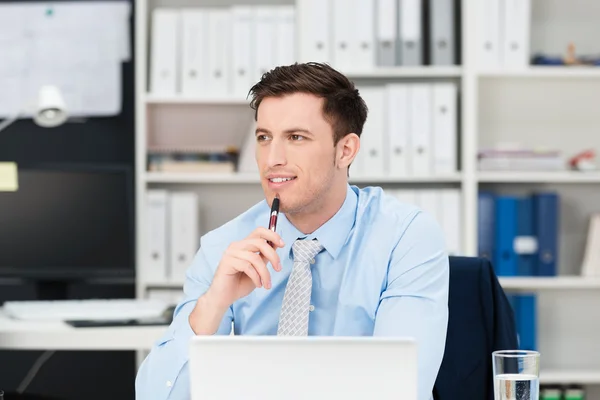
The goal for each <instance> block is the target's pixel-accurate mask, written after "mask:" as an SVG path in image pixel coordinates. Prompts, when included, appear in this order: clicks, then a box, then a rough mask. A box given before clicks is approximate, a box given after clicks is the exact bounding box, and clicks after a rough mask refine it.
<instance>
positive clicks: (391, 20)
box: [375, 0, 398, 67]
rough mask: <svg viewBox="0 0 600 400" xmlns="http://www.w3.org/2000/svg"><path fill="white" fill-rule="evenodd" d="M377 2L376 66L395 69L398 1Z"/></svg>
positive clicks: (385, 0)
mask: <svg viewBox="0 0 600 400" xmlns="http://www.w3.org/2000/svg"><path fill="white" fill-rule="evenodd" d="M376 1H377V7H376V24H375V27H376V39H375V43H376V46H377V49H376V54H377V63H376V64H377V66H379V67H393V66H394V65H396V58H397V57H398V55H397V54H396V50H397V47H398V44H397V36H398V33H397V32H398V3H397V1H398V0H376Z"/></svg>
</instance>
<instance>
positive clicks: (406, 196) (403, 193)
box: [392, 189, 418, 206]
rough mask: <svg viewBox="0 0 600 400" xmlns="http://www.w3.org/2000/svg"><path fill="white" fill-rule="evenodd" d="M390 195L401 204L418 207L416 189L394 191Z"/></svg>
mask: <svg viewBox="0 0 600 400" xmlns="http://www.w3.org/2000/svg"><path fill="white" fill-rule="evenodd" d="M392 194H393V196H395V197H396V198H397V199H398V200H400V202H402V203H405V204H410V205H412V206H418V200H417V189H394V190H392Z"/></svg>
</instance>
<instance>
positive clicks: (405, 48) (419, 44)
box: [399, 0, 423, 66]
mask: <svg viewBox="0 0 600 400" xmlns="http://www.w3.org/2000/svg"><path fill="white" fill-rule="evenodd" d="M399 1H400V8H401V12H400V38H401V39H400V41H401V43H402V51H401V53H402V59H401V60H402V61H401V64H400V65H404V66H419V65H423V34H422V18H423V17H422V12H423V4H422V1H423V0H399Z"/></svg>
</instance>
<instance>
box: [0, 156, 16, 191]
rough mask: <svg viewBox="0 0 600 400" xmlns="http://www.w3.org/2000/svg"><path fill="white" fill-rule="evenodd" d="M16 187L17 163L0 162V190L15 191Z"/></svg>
mask: <svg viewBox="0 0 600 400" xmlns="http://www.w3.org/2000/svg"><path fill="white" fill-rule="evenodd" d="M18 188H19V179H18V177H17V164H16V163H14V162H0V192H15V191H16V190H17V189H18Z"/></svg>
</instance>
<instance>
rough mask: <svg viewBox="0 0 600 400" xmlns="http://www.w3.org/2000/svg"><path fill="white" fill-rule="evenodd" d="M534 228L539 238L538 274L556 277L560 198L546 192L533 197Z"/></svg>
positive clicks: (555, 194)
mask: <svg viewBox="0 0 600 400" xmlns="http://www.w3.org/2000/svg"><path fill="white" fill-rule="evenodd" d="M533 208H534V226H535V233H536V236H537V238H538V255H537V260H536V261H537V265H536V270H537V274H538V275H540V276H555V275H556V263H557V260H558V232H559V197H558V194H557V193H551V192H545V193H535V194H534V195H533Z"/></svg>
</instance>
